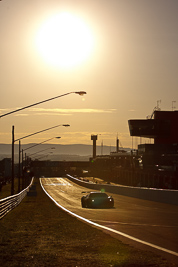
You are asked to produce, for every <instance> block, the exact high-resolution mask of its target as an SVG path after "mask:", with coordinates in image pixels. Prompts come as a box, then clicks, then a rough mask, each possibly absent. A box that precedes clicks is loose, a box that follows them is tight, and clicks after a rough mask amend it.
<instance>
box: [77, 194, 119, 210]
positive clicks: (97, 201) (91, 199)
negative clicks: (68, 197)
mask: <svg viewBox="0 0 178 267" xmlns="http://www.w3.org/2000/svg"><path fill="white" fill-rule="evenodd" d="M81 204H82V208H113V207H114V199H113V198H112V197H111V196H108V195H107V194H106V193H102V192H90V193H89V194H88V195H86V196H83V197H82V198H81Z"/></svg>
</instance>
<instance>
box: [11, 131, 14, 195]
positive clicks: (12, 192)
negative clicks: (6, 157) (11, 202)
mask: <svg viewBox="0 0 178 267" xmlns="http://www.w3.org/2000/svg"><path fill="white" fill-rule="evenodd" d="M11 164H12V166H11V167H12V170H11V172H12V173H11V176H12V178H11V179H12V180H11V195H13V194H14V126H12V162H11Z"/></svg>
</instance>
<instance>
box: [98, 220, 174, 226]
mask: <svg viewBox="0 0 178 267" xmlns="http://www.w3.org/2000/svg"><path fill="white" fill-rule="evenodd" d="M93 221H94V222H101V223H108V224H123V225H133V226H137V225H138V226H152V227H166V228H177V226H172V225H170V226H169V225H157V224H146V223H145V224H144V223H127V222H113V221H103V220H93Z"/></svg>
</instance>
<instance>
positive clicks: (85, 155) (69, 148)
mask: <svg viewBox="0 0 178 267" xmlns="http://www.w3.org/2000/svg"><path fill="white" fill-rule="evenodd" d="M34 145H36V144H35V143H30V144H26V145H22V146H21V149H23V150H24V155H25V153H26V155H27V156H30V155H31V157H32V158H33V159H35V157H36V158H38V157H40V155H45V154H47V153H49V152H53V153H52V154H50V155H48V157H47V158H44V160H45V159H49V160H73V161H75V160H78V161H83V160H85V161H87V160H89V158H90V157H92V154H93V146H92V145H84V144H73V145H61V144H41V145H37V146H34ZM32 146H34V147H33V148H30V149H27V148H29V147H32ZM50 148H53V149H50ZM122 149H124V150H127V151H129V150H130V149H129V148H122ZM42 150H44V151H42ZM11 151H12V145H11V144H0V160H2V159H3V158H10V157H11V153H12V152H11ZM40 151H41V152H40ZM113 151H116V148H115V147H114V146H103V148H102V151H101V146H97V149H96V154H97V155H101V154H103V155H109V154H110V152H113ZM36 152H39V153H36ZM14 153H15V161H16V162H18V154H19V146H18V144H15V145H14ZM33 153H36V154H35V155H32V154H33Z"/></svg>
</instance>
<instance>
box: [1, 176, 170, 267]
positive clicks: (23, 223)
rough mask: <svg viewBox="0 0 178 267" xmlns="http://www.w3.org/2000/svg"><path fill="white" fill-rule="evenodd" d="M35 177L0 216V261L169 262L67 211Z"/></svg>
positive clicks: (17, 263)
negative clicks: (29, 190) (32, 192)
mask: <svg viewBox="0 0 178 267" xmlns="http://www.w3.org/2000/svg"><path fill="white" fill-rule="evenodd" d="M35 183H36V188H37V196H28V197H25V198H24V200H23V201H22V202H21V204H20V205H19V206H18V207H16V208H15V209H14V210H13V211H11V212H10V213H9V214H8V215H7V216H5V217H4V218H3V219H2V220H1V221H0V233H1V234H0V266H3V267H6V266H8V267H9V266H10V267H11V266H18V267H19V266H25V267H26V266H44V267H45V266H95V267H97V266H102V267H104V266H125V267H126V266H127V267H128V266H129V267H131V266H138V267H139V266H142V267H143V266H145V267H148V266H149V267H150V266H153V267H156V266H160V267H172V266H174V265H172V264H170V262H169V263H168V262H167V261H166V260H164V259H162V258H161V257H159V256H157V255H155V254H154V253H152V252H143V251H140V250H137V249H134V248H132V247H131V246H128V245H125V244H123V243H122V242H120V241H119V240H116V239H114V238H112V237H111V236H110V235H108V234H105V233H103V232H102V231H101V230H98V229H95V228H92V227H91V226H89V225H87V224H85V223H83V222H81V221H79V220H77V219H76V218H74V217H71V216H70V215H69V214H66V213H65V212H64V211H62V210H61V209H59V208H58V207H57V206H56V205H55V204H54V203H53V202H52V201H51V200H50V198H49V197H48V196H47V195H46V194H45V193H44V192H43V190H42V188H41V186H40V184H39V181H38V180H35Z"/></svg>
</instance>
